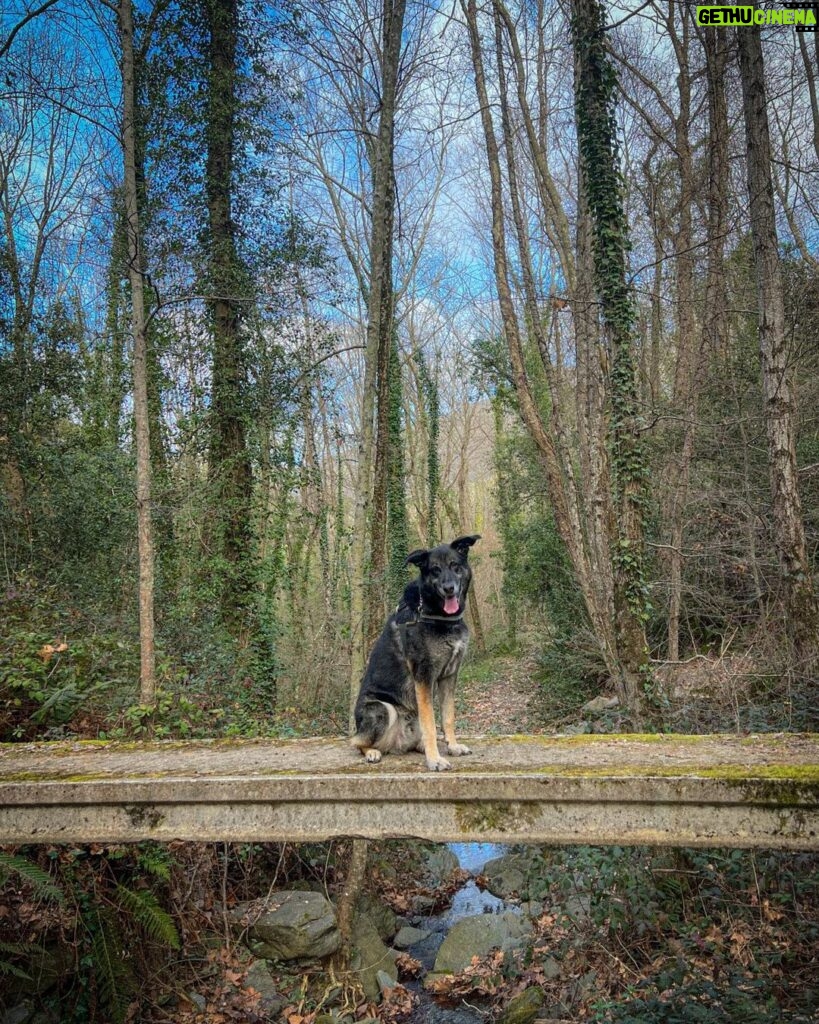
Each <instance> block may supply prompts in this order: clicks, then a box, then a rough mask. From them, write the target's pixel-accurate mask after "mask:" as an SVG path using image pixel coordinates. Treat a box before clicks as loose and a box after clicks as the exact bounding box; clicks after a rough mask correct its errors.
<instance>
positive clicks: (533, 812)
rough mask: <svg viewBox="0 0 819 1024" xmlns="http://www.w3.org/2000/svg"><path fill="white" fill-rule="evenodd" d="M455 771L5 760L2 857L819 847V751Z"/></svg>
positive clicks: (238, 749)
mask: <svg viewBox="0 0 819 1024" xmlns="http://www.w3.org/2000/svg"><path fill="white" fill-rule="evenodd" d="M468 742H469V744H470V746H472V747H473V751H474V753H473V754H472V755H471V756H469V757H465V758H460V759H453V760H452V763H453V768H454V770H453V771H451V772H445V773H429V772H427V771H426V770H425V769H424V765H423V759H422V758H421V757H420V755H406V756H404V757H387V758H385V759H384V761H382V763H381V764H380V765H376V766H369V765H366V764H364V762H363V760H362V758H361V757H360V755H359V754H358V753H357V752H356V751H353V750H352V749H351V748H350V747H349V746H348V745H347V743H346V741H345V740H344V739H343V738H340V737H339V738H337V739H308V740H288V741H280V742H274V741H266V740H265V741H260V740H244V741H242V740H231V741H218V740H212V741H192V742H185V743H176V742H165V743H145V744H140V743H99V742H93V741H91V742H79V743H55V744H49V743H43V744H3V745H0V843H6V844H12V843H13V844H18V843H32V842H49V843H50V842H72V843H90V842H103V843H104V842H133V841H138V840H143V839H154V840H158V841H169V840H172V839H183V840H193V841H222V840H238V841H254V842H264V841H280V840H291V841H308V840H312V841H315V840H323V839H329V838H333V837H340V836H363V837H367V838H389V837H415V838H421V839H429V840H433V841H438V842H447V841H470V840H475V841H487V842H488V841H491V842H543V843H553V844H579V843H584V844H585V843H591V844H609V843H614V844H620V845H628V844H636V843H648V844H652V845H669V846H731V847H779V848H790V849H804V850H811V849H819V736H816V735H810V736H807V735H786V734H778V735H766V736H754V737H738V736H691V737H687V736H651V737H649V736H580V737H543V736H514V737H484V738H480V737H479V738H477V739H474V740H469V741H468Z"/></svg>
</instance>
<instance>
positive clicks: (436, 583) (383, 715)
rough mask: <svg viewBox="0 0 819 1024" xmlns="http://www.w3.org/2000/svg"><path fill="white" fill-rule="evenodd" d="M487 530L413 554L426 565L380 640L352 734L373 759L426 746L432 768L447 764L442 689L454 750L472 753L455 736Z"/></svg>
mask: <svg viewBox="0 0 819 1024" xmlns="http://www.w3.org/2000/svg"><path fill="white" fill-rule="evenodd" d="M478 540H480V535H479V534H473V535H471V536H469V537H458V538H457V539H456V540H453V541H452V543H451V544H439V545H438V546H437V547H435V548H432V550H427V549H420V550H418V551H413V552H412V553H411V554H409V555H408V556H407V560H406V564H407V565H415V566H417V568H418V569H419V571H420V575H419V577H418V579H416V580H413V582H412V583H410V584H409V585H408V586H407V588H406V590H405V591H404V596H403V597H402V598H401V601H400V602H399V604H398V607H397V608H396V610H395V612H394V613H393V614H392V615H391V616H390V617H389V619H387V623H386V625H385V626H384V629H383V631H382V633H381V635H380V636H379V638H378V640H377V641H376V643H375V646H374V647H373V649H372V653H371V654H370V660H369V662H368V663H367V668H366V670H365V672H364V677H363V678H362V680H361V688H360V690H359V694H358V700H357V701H356V706H355V725H356V734H355V736H353V737H352V739H351V740H350V742H351V744H352V745H353V746H354V747H357V748H358V749H359V750H360V751H361V753H362V754H363V755H364V757H365V758H366V759H367V761H368V762H370V763H371V764H376V763H377V762H379V761H380V760H381V757H382V755H383V754H406V753H408V752H409V751H411V750H419V751H421V752H422V753H423V754H424V755H425V756H426V762H427V768H428V769H429V770H430V771H433V772H441V771H447V770H448V769H449V768H451V765H450V763H449V761H447V760H446V758H443V757H441V755H440V753H439V752H438V736H437V733H436V730H435V712H434V709H433V700H434V698H435V696H436V693H437V694H439V695H440V702H441V714H442V718H443V724H444V740H445V743H446V749H447V753H448V754H449V755H450V756H451V757H461V756H463V755H464V754H471V753H472V751H471V750H470V749H469V747H466V746H464V745H463V744H462V743H458V741H457V740H456V738H455V684H456V682H457V680H458V671H459V670H460V667H461V662H462V661H463V658H464V654H465V653H466V647H467V643H468V641H469V630H468V629H467V628H466V624H465V623H464V621H463V615H464V609H465V607H466V595H467V594H468V592H469V584H470V582H471V580H472V570H471V569H470V567H469V561H468V555H469V549H470V548H471V547H472V545H473V544H475V543H476V542H477V541H478Z"/></svg>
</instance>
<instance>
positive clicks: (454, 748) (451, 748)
mask: <svg viewBox="0 0 819 1024" xmlns="http://www.w3.org/2000/svg"><path fill="white" fill-rule="evenodd" d="M446 752H447V753H448V754H449V755H450V757H463V756H464V754H471V753H472V748H471V747H466V746H464V744H463V743H447V745H446Z"/></svg>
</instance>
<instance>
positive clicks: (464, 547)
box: [449, 533, 481, 558]
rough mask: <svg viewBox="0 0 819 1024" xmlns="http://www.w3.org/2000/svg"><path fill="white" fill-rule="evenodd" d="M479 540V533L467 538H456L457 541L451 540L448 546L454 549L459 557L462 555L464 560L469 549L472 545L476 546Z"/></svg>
mask: <svg viewBox="0 0 819 1024" xmlns="http://www.w3.org/2000/svg"><path fill="white" fill-rule="evenodd" d="M480 539H481V535H480V534H479V533H473V534H470V536H469V537H458V539H457V540H453V541H452V543H451V544H450V545H449V546H450V547H451V548H455V550H456V551H457V552H458V554H459V555H463V557H464V558H466V557H467V555H468V554H469V549H470V548H471V547H472V545H473V544H476V543H477V542H478V541H479V540H480Z"/></svg>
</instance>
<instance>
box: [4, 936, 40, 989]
mask: <svg viewBox="0 0 819 1024" xmlns="http://www.w3.org/2000/svg"><path fill="white" fill-rule="evenodd" d="M39 950H40V946H38V945H37V944H36V943H34V942H0V974H10V975H11V976H12V977H14V978H21V979H22V980H23V981H31V975H30V974H27V973H26V972H25V971H24V970H23V969H22V968H21V967H17V966H16V964H12V963H10V962H9V961H8V960H5V959H4V956H28V957H30V956H31V955H32V954H33V953H36V952H38V951H39Z"/></svg>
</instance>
